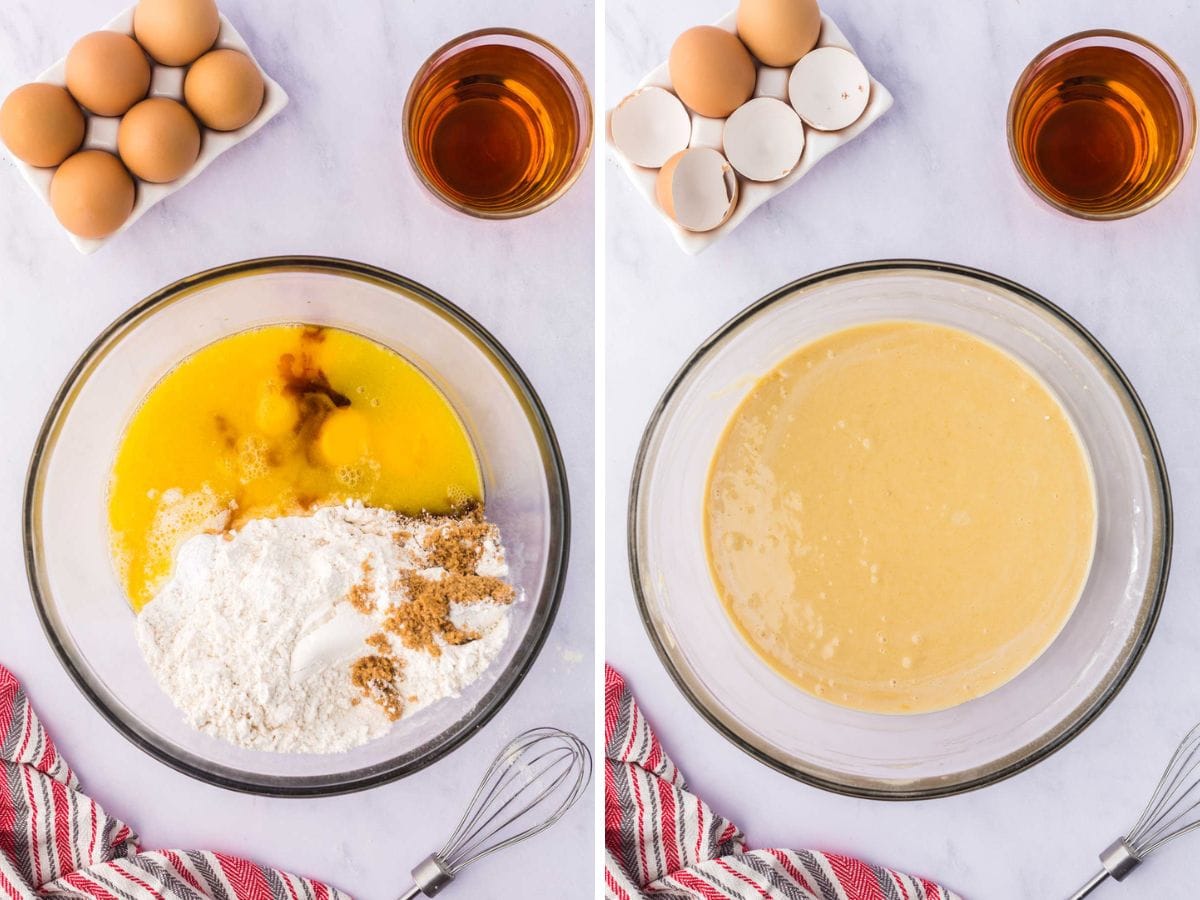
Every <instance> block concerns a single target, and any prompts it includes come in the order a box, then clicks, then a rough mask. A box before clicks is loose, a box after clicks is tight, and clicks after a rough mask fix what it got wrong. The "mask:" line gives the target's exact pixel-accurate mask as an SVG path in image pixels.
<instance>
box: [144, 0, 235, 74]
mask: <svg viewBox="0 0 1200 900" xmlns="http://www.w3.org/2000/svg"><path fill="white" fill-rule="evenodd" d="M220 31H221V16H220V14H219V13H218V12H217V4H216V3H215V2H214V0H139V2H138V5H137V8H136V9H134V11H133V36H134V37H136V38H137V39H138V43H139V44H141V45H142V46H143V47H145V48H146V52H147V53H149V54H150V55H151V56H153V57H154V58H155V59H156V60H158V62H160V63H162V64H163V65H164V66H186V65H187V64H188V63H190V62H192V61H193V60H196V59H198V58H199V57H200V56H201V55H202V54H203V53H204V52H205V51H206V50H208V49H209V48H210V47H212V45H213V44H215V43H216V42H217V34H218V33H219V32H220Z"/></svg>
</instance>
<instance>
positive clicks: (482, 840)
mask: <svg viewBox="0 0 1200 900" xmlns="http://www.w3.org/2000/svg"><path fill="white" fill-rule="evenodd" d="M591 771H592V756H591V752H590V751H589V750H588V748H587V747H586V746H585V745H584V744H583V742H582V741H580V740H579V739H578V738H577V737H575V736H574V735H571V734H568V733H566V732H563V731H559V730H558V729H555V728H535V729H532V730H530V731H527V732H525V733H524V734H522V735H519V736H518V737H517V738H516V739H515V740H513V741H512V742H511V743H510V744H509V745H508V746H507V747H506V748H505V749H504V750H502V751H501V752H500V754H499V755H498V756H497V757H496V759H495V760H494V761H493V762H492V765H491V766H490V767H489V768H488V770H487V773H486V774H485V775H484V777H483V780H482V781H481V782H480V785H479V787H478V788H477V789H476V791H475V794H474V796H473V797H472V798H471V802H470V803H469V804H468V805H467V809H466V812H465V813H464V814H463V816H462V818H461V819H460V820H459V823H458V825H457V827H456V828H455V829H454V833H453V834H452V835H451V837H450V839H449V840H448V841H446V843H445V845H444V846H443V847H442V849H441V851H440V852H439V853H438V854H437V856H438V857H439V858H440V859H441V861H442V862H443V864H444V865H445V867H446V869H447V870H448V871H449V872H450V874H451V875H454V874H457V873H458V872H460V871H462V870H463V869H464V868H466V867H467V866H469V865H471V864H472V863H475V862H477V861H478V860H480V859H483V858H484V857H485V856H488V855H490V854H492V853H495V852H496V851H498V850H502V849H504V848H505V847H509V846H512V845H513V844H515V843H518V842H519V841H523V840H525V839H527V838H530V837H533V836H534V835H536V834H540V833H541V832H543V831H545V830H546V829H547V828H549V827H550V826H551V825H553V824H554V823H555V822H557V821H558V820H559V819H561V818H562V816H563V815H564V814H565V813H566V812H567V810H568V809H570V808H571V807H572V806H573V805H574V804H575V803H576V801H578V799H579V798H580V796H582V794H583V792H584V790H585V789H586V787H587V784H588V782H589V781H590V780H591ZM552 801H557V805H556V806H553V807H551V805H550V804H551V802H552ZM547 810H549V814H548V815H545V813H546V812H547ZM534 814H539V815H541V816H543V817H541V818H536V819H535V818H534ZM530 820H532V821H531V824H530V825H529V827H526V828H523V829H521V830H518V831H516V832H515V833H513V834H511V835H509V836H507V837H505V838H503V839H502V840H497V838H498V837H500V836H501V835H502V834H504V833H505V832H506V831H507V830H509V829H512V828H514V827H516V826H518V825H519V823H521V822H523V821H530Z"/></svg>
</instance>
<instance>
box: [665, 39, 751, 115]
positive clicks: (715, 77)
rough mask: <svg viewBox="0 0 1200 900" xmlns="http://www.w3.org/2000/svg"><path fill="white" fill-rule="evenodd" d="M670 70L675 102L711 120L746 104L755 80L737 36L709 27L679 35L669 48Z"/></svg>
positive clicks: (748, 53) (748, 56)
mask: <svg viewBox="0 0 1200 900" xmlns="http://www.w3.org/2000/svg"><path fill="white" fill-rule="evenodd" d="M670 67H671V82H672V83H673V84H674V86H675V93H676V94H678V95H679V99H680V100H682V101H683V102H684V103H686V104H687V105H688V106H690V107H691V108H692V109H693V110H695V111H696V112H698V113H699V114H700V115H702V116H708V117H710V118H713V119H723V118H725V116H728V115H729V114H730V113H732V112H733V111H734V110H735V109H737V108H738V107H739V106H741V105H742V104H743V103H745V102H746V101H747V100H749V99H750V97H751V95H752V94H753V93H754V82H755V79H756V78H757V77H758V73H757V70H756V69H755V67H754V60H753V59H752V58H751V56H750V52H749V51H748V50H747V49H746V47H745V46H744V45H743V44H742V42H741V41H739V40H738V39H737V36H736V35H732V34H730V33H729V32H728V31H723V30H722V29H720V28H716V27H714V26H712V25H701V26H699V27H697V28H689V29H688V30H687V31H685V32H684V33H683V34H681V35H680V36H679V39H678V40H677V41H675V46H673V47H672V48H671V59H670Z"/></svg>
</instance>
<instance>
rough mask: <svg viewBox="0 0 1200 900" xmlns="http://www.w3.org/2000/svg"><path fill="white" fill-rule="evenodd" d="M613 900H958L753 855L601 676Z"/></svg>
mask: <svg viewBox="0 0 1200 900" xmlns="http://www.w3.org/2000/svg"><path fill="white" fill-rule="evenodd" d="M604 742H605V748H606V749H605V754H604V755H605V757H606V758H605V771H604V777H605V783H604V844H605V854H606V855H605V865H604V887H605V897H606V898H607V900H649V898H654V900H961V898H959V897H958V896H957V895H956V894H952V893H951V892H950V891H948V890H946V889H945V888H943V887H939V886H938V885H936V884H933V883H932V882H929V881H926V880H925V879H923V878H913V877H912V876H910V875H902V874H900V873H899V872H893V871H892V870H891V869H885V868H882V867H880V866H873V865H870V864H868V863H864V862H860V861H859V860H857V859H851V858H849V857H846V856H838V855H836V854H833V853H818V852H816V851H813V850H750V849H749V848H748V847H747V846H746V840H745V837H744V836H743V835H742V832H741V831H740V830H739V829H738V827H737V826H736V825H734V824H733V823H732V822H730V821H729V820H728V819H724V818H722V817H721V816H719V815H717V814H716V813H714V812H713V811H712V810H711V809H710V808H709V807H708V806H707V805H705V803H704V801H703V800H701V799H700V798H699V797H697V796H696V795H695V794H691V793H689V792H688V790H687V788H686V786H685V784H684V780H683V775H682V774H680V772H679V770H678V769H677V768H675V764H674V763H673V762H671V760H670V759H668V758H667V755H666V754H665V753H663V749H662V745H661V744H659V742H658V738H657V737H655V736H654V732H652V731H651V730H650V726H649V725H648V724H647V723H646V719H645V717H644V716H643V715H642V713H641V710H640V709H638V705H637V702H636V701H635V700H634V699H633V694H632V693H630V691H629V688H628V686H627V685H626V684H625V679H624V678H623V677H622V676H621V675H620V673H618V672H617V671H616V670H615V669H613V668H612V667H611V666H609V667H607V668H606V670H605V675H604Z"/></svg>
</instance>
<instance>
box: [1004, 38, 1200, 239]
mask: <svg viewBox="0 0 1200 900" xmlns="http://www.w3.org/2000/svg"><path fill="white" fill-rule="evenodd" d="M1104 37H1108V38H1110V40H1104V39H1103V38H1104ZM1176 75H1177V71H1176V70H1173V66H1172V64H1170V62H1169V60H1166V58H1165V57H1161V56H1160V55H1159V54H1158V53H1157V51H1155V50H1154V49H1153V48H1151V47H1149V46H1148V45H1144V44H1142V43H1141V42H1138V41H1136V40H1134V39H1131V38H1128V39H1127V38H1126V37H1125V36H1120V35H1107V36H1094V37H1093V38H1092V39H1090V40H1089V39H1078V40H1076V39H1067V40H1066V41H1064V42H1062V43H1061V44H1059V45H1056V46H1055V47H1052V48H1050V49H1048V50H1047V51H1046V52H1045V53H1044V54H1043V55H1042V56H1041V57H1039V59H1037V60H1035V61H1034V62H1033V63H1032V64H1031V66H1030V68H1029V70H1027V72H1026V74H1025V75H1024V76H1023V77H1022V79H1021V81H1020V82H1019V83H1018V85H1017V87H1016V90H1015V92H1014V94H1013V99H1012V105H1011V108H1010V113H1009V137H1010V141H1011V145H1012V152H1013V156H1014V159H1015V161H1016V163H1017V166H1018V168H1019V169H1020V171H1021V173H1022V174H1023V175H1024V176H1025V178H1026V180H1027V181H1028V182H1029V184H1030V186H1031V187H1032V188H1033V189H1034V190H1035V191H1036V192H1038V193H1039V194H1041V195H1042V196H1043V197H1044V198H1045V199H1047V200H1049V201H1050V202H1051V203H1052V204H1054V205H1056V206H1058V207H1059V208H1060V209H1063V210H1065V211H1067V212H1070V213H1074V214H1076V215H1081V216H1084V217H1088V218H1117V217H1120V216H1125V215H1131V214H1133V213H1135V212H1140V211H1141V210H1143V209H1145V208H1147V207H1148V206H1150V205H1153V203H1155V202H1157V201H1158V200H1159V199H1161V198H1162V197H1163V196H1165V195H1166V193H1167V192H1168V191H1169V190H1170V189H1171V188H1172V187H1173V186H1174V184H1175V183H1176V182H1177V181H1178V180H1179V178H1180V177H1181V176H1182V174H1183V171H1184V170H1185V169H1186V167H1187V163H1188V159H1189V157H1190V154H1191V149H1192V144H1193V141H1194V110H1193V109H1192V108H1191V96H1190V93H1189V92H1188V90H1187V85H1186V82H1183V81H1182V80H1181V79H1182V76H1179V78H1178V79H1177V78H1176V77H1175V76H1176Z"/></svg>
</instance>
